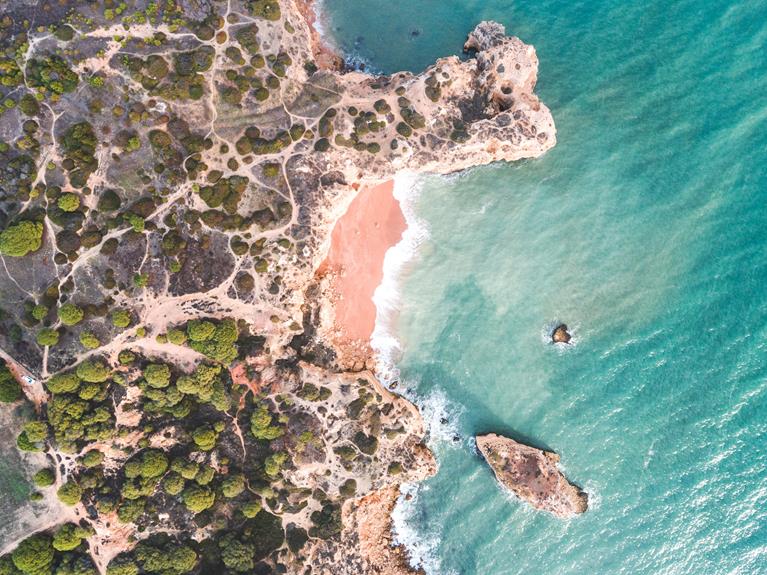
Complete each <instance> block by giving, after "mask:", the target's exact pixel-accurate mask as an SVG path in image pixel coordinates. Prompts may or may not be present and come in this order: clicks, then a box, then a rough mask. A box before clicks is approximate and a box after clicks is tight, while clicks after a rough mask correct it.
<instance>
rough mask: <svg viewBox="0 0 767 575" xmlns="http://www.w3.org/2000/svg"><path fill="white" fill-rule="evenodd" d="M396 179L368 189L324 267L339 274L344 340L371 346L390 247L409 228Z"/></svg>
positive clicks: (336, 231)
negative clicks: (376, 297) (376, 301)
mask: <svg viewBox="0 0 767 575" xmlns="http://www.w3.org/2000/svg"><path fill="white" fill-rule="evenodd" d="M393 192H394V182H393V181H390V182H386V183H384V184H381V185H378V186H375V187H371V188H364V189H363V190H361V191H360V192H359V193H358V194H357V196H356V197H355V198H354V200H353V201H352V203H351V204H350V205H349V209H348V210H347V211H346V213H345V214H344V215H343V216H342V217H341V219H339V220H338V222H337V223H336V225H335V227H334V228H333V234H332V236H331V246H330V251H329V253H328V257H327V259H326V260H325V262H324V263H323V265H322V271H323V272H325V273H331V274H333V276H334V281H333V289H334V292H335V295H336V297H335V298H334V299H335V328H336V338H337V340H338V342H339V343H341V344H346V345H347V346H348V345H349V344H350V343H357V344H363V345H365V346H367V345H368V343H369V340H370V336H371V335H372V333H373V329H374V328H375V321H376V307H375V304H374V303H373V293H374V292H375V290H376V288H377V287H378V285H379V284H380V283H381V280H382V278H383V262H384V256H385V255H386V251H387V250H388V249H389V248H390V247H392V246H393V245H395V244H396V243H397V242H399V240H400V239H401V238H402V233H403V232H404V231H405V228H406V227H407V225H406V223H405V218H404V216H403V215H402V211H401V210H400V206H399V202H397V200H396V199H395V198H394V193H393Z"/></svg>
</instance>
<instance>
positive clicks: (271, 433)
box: [250, 403, 284, 441]
mask: <svg viewBox="0 0 767 575" xmlns="http://www.w3.org/2000/svg"><path fill="white" fill-rule="evenodd" d="M250 431H251V433H253V436H254V437H255V438H256V439H265V440H268V441H271V440H272V439H277V438H278V437H282V435H283V433H284V430H283V429H282V428H281V427H277V426H276V425H272V414H271V413H269V409H268V408H267V407H266V405H264V404H263V403H262V404H261V405H259V406H258V407H257V408H256V410H255V411H254V412H253V415H251V417H250Z"/></svg>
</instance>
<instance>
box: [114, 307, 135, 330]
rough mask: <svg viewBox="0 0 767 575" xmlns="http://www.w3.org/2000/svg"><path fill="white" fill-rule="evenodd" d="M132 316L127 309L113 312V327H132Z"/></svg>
mask: <svg viewBox="0 0 767 575" xmlns="http://www.w3.org/2000/svg"><path fill="white" fill-rule="evenodd" d="M130 321H131V315H130V312H129V311H128V310H127V309H116V310H115V311H113V312H112V325H113V326H115V327H119V328H126V327H128V326H129V325H130Z"/></svg>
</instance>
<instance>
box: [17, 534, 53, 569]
mask: <svg viewBox="0 0 767 575" xmlns="http://www.w3.org/2000/svg"><path fill="white" fill-rule="evenodd" d="M53 556H54V551H53V544H52V541H51V538H50V537H49V536H48V535H43V534H39V535H32V537H28V538H27V539H25V540H24V541H22V542H21V543H19V546H18V547H16V549H15V550H14V551H13V553H12V554H11V559H12V560H13V564H14V565H15V566H16V568H17V569H19V570H20V571H21V572H22V573H25V574H29V575H42V574H45V573H49V572H50V570H51V564H52V563H53Z"/></svg>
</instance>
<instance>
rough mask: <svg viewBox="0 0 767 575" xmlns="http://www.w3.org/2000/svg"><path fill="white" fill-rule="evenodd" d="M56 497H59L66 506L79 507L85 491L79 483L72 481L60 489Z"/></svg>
mask: <svg viewBox="0 0 767 575" xmlns="http://www.w3.org/2000/svg"><path fill="white" fill-rule="evenodd" d="M56 495H58V496H59V500H60V501H61V502H62V503H63V504H65V505H77V504H78V503H80V499H81V498H82V496H83V491H82V489H80V486H79V485H78V484H77V483H75V482H74V481H72V480H71V479H70V480H69V481H67V482H66V483H65V484H64V485H62V486H61V487H59V490H58V491H57V492H56Z"/></svg>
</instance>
